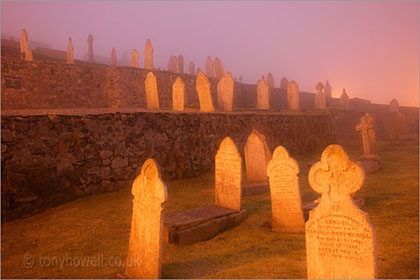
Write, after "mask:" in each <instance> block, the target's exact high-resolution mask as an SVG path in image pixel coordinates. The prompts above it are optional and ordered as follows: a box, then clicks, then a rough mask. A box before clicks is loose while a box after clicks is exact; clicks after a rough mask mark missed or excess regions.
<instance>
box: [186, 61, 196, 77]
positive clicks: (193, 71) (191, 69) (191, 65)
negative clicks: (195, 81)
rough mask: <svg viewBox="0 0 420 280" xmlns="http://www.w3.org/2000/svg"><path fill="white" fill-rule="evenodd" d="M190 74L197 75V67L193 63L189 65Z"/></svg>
mask: <svg viewBox="0 0 420 280" xmlns="http://www.w3.org/2000/svg"><path fill="white" fill-rule="evenodd" d="M188 74H190V75H195V65H194V63H192V62H190V64H189V65H188Z"/></svg>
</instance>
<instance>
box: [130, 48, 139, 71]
mask: <svg viewBox="0 0 420 280" xmlns="http://www.w3.org/2000/svg"><path fill="white" fill-rule="evenodd" d="M130 66H131V67H136V68H138V67H139V53H138V52H137V50H136V49H134V50H132V51H131V54H130Z"/></svg>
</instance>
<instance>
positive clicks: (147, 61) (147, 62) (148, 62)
mask: <svg viewBox="0 0 420 280" xmlns="http://www.w3.org/2000/svg"><path fill="white" fill-rule="evenodd" d="M144 69H147V70H153V46H152V42H150V39H149V38H147V41H146V45H145V46H144Z"/></svg>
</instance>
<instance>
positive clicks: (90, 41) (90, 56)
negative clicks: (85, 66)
mask: <svg viewBox="0 0 420 280" xmlns="http://www.w3.org/2000/svg"><path fill="white" fill-rule="evenodd" d="M87 42H88V61H89V62H95V59H94V57H93V36H92V34H89V35H88V37H87Z"/></svg>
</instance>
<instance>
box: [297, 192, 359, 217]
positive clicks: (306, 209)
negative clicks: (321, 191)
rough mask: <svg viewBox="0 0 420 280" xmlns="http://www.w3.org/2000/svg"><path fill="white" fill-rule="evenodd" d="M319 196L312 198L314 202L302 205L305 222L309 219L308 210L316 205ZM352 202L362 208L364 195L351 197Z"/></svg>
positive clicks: (319, 199)
mask: <svg viewBox="0 0 420 280" xmlns="http://www.w3.org/2000/svg"><path fill="white" fill-rule="evenodd" d="M320 201H321V198H318V199H316V200H314V202H308V203H306V204H305V205H303V207H302V208H303V215H304V217H305V222H306V221H307V220H308V219H309V212H310V211H311V210H313V209H314V208H315V207H317V206H318V204H319V202H320ZM353 201H354V203H356V205H357V207H359V208H362V207H363V206H365V198H364V197H353Z"/></svg>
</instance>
